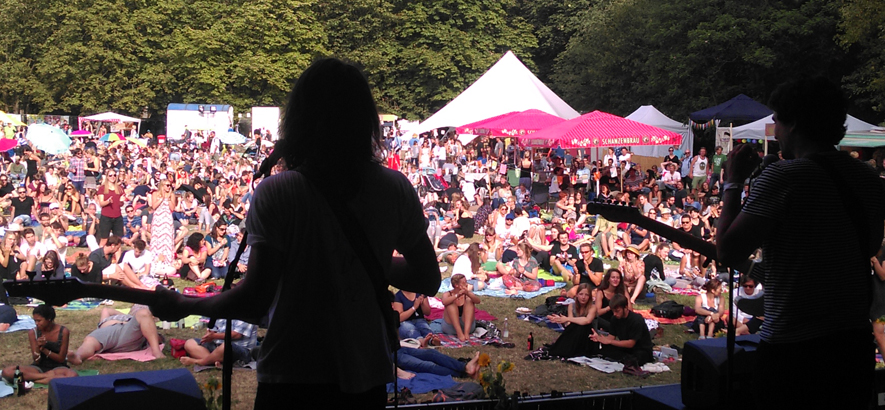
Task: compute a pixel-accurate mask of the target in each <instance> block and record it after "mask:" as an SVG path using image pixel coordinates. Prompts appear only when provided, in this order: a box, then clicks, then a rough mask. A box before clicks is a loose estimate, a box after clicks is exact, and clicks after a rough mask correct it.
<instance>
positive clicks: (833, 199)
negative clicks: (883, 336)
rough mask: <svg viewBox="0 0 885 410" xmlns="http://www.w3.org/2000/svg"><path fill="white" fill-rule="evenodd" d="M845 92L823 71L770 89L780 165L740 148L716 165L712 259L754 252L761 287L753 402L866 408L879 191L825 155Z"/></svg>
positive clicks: (841, 120)
mask: <svg viewBox="0 0 885 410" xmlns="http://www.w3.org/2000/svg"><path fill="white" fill-rule="evenodd" d="M847 105H848V104H847V100H846V99H845V97H844V95H843V93H842V91H841V90H840V89H839V87H838V86H836V85H835V84H833V83H831V82H829V81H828V80H826V79H823V78H818V79H810V80H799V81H795V82H791V83H787V84H784V85H781V86H780V87H779V88H778V89H777V90H776V91H775V92H774V94H773V95H772V97H771V101H770V106H771V108H772V109H773V110H774V111H775V113H774V117H773V119H774V122H775V130H774V133H775V138H776V139H777V141H778V143H779V145H780V149H781V151H782V152H783V158H784V160H783V161H780V162H775V163H773V164H771V165H770V166H768V167H766V168H765V170H764V171H763V172H762V173H761V175H759V177H758V178H756V179H755V181H754V182H753V185H752V187H751V189H750V194H749V197H748V198H747V200H746V202H745V203H744V204H743V205H741V191H742V190H743V188H744V187H743V186H744V182H745V181H746V180H747V178H748V177H750V175H751V174H752V173H753V171H754V169H755V168H756V167H757V165H758V164H759V163H760V159H759V156H758V155H757V154H756V153H755V152H754V150H753V148H752V147H751V146H749V145H743V146H739V147H737V148H736V149H735V150H733V151H732V152H731V153H730V154H729V156H728V161H727V162H726V165H725V166H726V180H725V181H726V183H725V184H724V186H723V194H722V202H723V206H722V213H721V218H720V220H719V227H718V231H719V232H718V233H717V238H716V239H717V250H718V254H719V258H718V259H719V260H720V262H722V263H723V264H725V265H728V266H734V265H735V264H736V263H737V262H739V261H740V260H743V259H746V258H747V257H748V255H750V254H751V253H752V252H753V251H754V250H755V249H757V248H760V247H761V248H762V253H763V260H764V265H763V266H762V269H754V270H753V273H754V276H755V275H756V274H757V272H758V277H757V278H756V279H757V280H758V281H760V282H762V284H763V286H765V302H764V306H765V313H764V315H765V322H764V324H763V325H762V328H761V330H760V332H759V334H760V335H761V337H762V343H761V344H760V346H759V348H758V350H757V354H758V357H757V360H758V361H757V366H756V374H755V383H756V387H755V389H754V390H755V393H756V398H757V404H758V406H759V408H765V409H768V408H772V409H774V408H784V406H785V405H786V406H789V408H797V409H798V408H819V409H828V408H839V409H857V408H867V405H868V404H869V403H870V400H871V399H872V398H873V369H874V366H875V362H874V356H873V351H874V345H873V335H872V334H871V331H872V325H871V324H870V320H869V318H868V315H869V311H870V304H871V297H870V295H871V284H872V282H871V275H870V257H872V256H873V255H875V254H876V251H877V250H878V249H879V246H880V244H881V242H882V236H883V235H882V234H883V220H885V207H883V206H882V204H883V203H885V189H883V186H882V183H881V182H880V180H879V178H878V176H877V175H876V173H875V172H874V171H873V169H872V168H870V167H869V166H867V165H866V164H863V163H861V162H860V161H858V160H856V159H853V158H851V157H849V155H848V153H846V152H840V151H837V150H836V149H835V148H834V145H836V144H838V143H839V141H840V140H841V139H842V138H843V136H844V134H845V127H844V124H845V118H846V111H847Z"/></svg>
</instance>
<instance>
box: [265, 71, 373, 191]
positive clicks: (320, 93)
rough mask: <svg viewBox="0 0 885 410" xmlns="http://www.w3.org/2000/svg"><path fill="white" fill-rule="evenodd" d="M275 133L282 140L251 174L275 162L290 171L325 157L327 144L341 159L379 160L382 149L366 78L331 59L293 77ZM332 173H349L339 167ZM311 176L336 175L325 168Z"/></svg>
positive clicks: (266, 171)
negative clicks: (323, 152)
mask: <svg viewBox="0 0 885 410" xmlns="http://www.w3.org/2000/svg"><path fill="white" fill-rule="evenodd" d="M280 135H281V136H282V139H280V140H279V141H277V143H276V145H275V147H274V151H273V153H271V155H270V156H269V157H268V158H267V159H266V160H265V162H264V163H262V164H261V166H260V167H259V169H258V172H257V174H258V175H256V178H257V177H263V176H266V175H269V174H270V170H271V169H272V168H273V166H275V165H277V163H278V162H279V161H280V160H283V162H284V163H285V167H286V168H288V169H294V168H297V167H299V166H301V165H303V164H305V163H310V162H311V161H315V160H317V159H319V158H325V156H322V155H319V153H320V152H322V151H323V150H326V149H329V147H331V146H333V144H334V147H335V154H336V155H337V156H338V158H339V159H340V160H342V161H343V162H344V163H353V162H356V163H366V162H376V163H377V162H380V160H381V159H380V157H379V153H380V152H381V150H383V147H384V145H383V143H382V141H381V124H380V120H379V119H378V109H377V108H376V107H375V100H374V99H373V98H372V91H371V89H370V88H369V83H368V81H366V78H365V76H364V75H363V74H362V73H361V72H360V70H359V69H358V68H357V67H355V66H353V65H351V64H347V63H344V62H342V61H341V60H338V59H334V58H325V59H321V60H318V61H316V62H314V63H313V64H311V66H310V67H308V69H307V70H305V71H304V73H303V74H301V77H299V78H298V81H297V82H296V83H295V87H294V88H292V92H291V94H290V95H289V101H288V103H287V105H286V111H285V114H284V118H283V123H282V126H281V127H280ZM333 171H334V170H333ZM338 172H339V173H344V172H348V173H349V172H351V171H350V170H348V169H346V168H342V169H340V170H339V171H338ZM332 173H333V174H334V172H332ZM317 176H318V177H321V178H324V179H328V178H336V177H337V175H330V174H329V172H328V171H327V170H324V171H323V172H322V173H318V174H317Z"/></svg>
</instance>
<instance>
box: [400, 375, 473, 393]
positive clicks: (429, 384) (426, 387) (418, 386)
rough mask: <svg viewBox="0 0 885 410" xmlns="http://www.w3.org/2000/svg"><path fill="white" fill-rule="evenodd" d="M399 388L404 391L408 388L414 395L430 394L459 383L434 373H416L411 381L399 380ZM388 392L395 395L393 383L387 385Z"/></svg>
mask: <svg viewBox="0 0 885 410" xmlns="http://www.w3.org/2000/svg"><path fill="white" fill-rule="evenodd" d="M396 382H397V387H398V388H399V389H400V390H402V389H403V387H408V388H409V390H411V391H412V394H421V393H428V392H431V391H434V390H441V389H448V388H449V387H452V386H454V385H456V384H458V382H456V381H455V380H454V379H452V376H449V375H446V376H440V375H438V374H433V373H415V377H413V378H411V379H397V381H396ZM387 392H388V393H393V383H387Z"/></svg>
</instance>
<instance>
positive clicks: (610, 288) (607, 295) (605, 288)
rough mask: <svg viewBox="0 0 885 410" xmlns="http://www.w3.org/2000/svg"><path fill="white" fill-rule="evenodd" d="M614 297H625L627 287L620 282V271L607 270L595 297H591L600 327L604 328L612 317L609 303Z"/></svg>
mask: <svg viewBox="0 0 885 410" xmlns="http://www.w3.org/2000/svg"><path fill="white" fill-rule="evenodd" d="M615 295H624V297H627V287H626V286H625V285H624V281H623V280H622V276H621V271H619V270H617V269H609V270H608V271H607V272H605V276H603V277H602V283H600V284H599V287H598V288H596V295H595V296H594V297H593V300H594V301H596V317H598V318H599V326H600V327H603V328H605V327H606V326H608V323H609V321H610V320H611V318H612V316H613V315H614V313H613V312H612V310H613V309H612V307H611V301H612V299H613V298H614V297H615ZM628 301H629V299H628Z"/></svg>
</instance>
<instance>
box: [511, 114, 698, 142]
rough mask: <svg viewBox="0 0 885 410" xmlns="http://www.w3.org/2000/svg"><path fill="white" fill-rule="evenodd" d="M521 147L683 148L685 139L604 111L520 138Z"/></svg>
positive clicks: (673, 133)
mask: <svg viewBox="0 0 885 410" xmlns="http://www.w3.org/2000/svg"><path fill="white" fill-rule="evenodd" d="M519 140H520V144H521V145H523V146H533V147H555V146H560V147H562V148H565V149H571V148H596V147H621V146H636V145H680V144H681V143H682V135H680V134H677V133H675V132H672V131H667V130H663V129H660V128H658V127H653V126H651V125H646V124H642V123H639V122H636V121H632V120H628V119H626V118H623V117H618V116H617V115H613V114H609V113H605V112H602V111H593V112H591V113H589V114H584V115H582V116H580V117H578V118H574V119H571V120H568V121H564V122H561V123H559V124H556V125H553V126H550V127H547V128H544V129H542V130H540V131H538V132H535V133H533V134H530V135H526V136H522V137H519Z"/></svg>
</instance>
